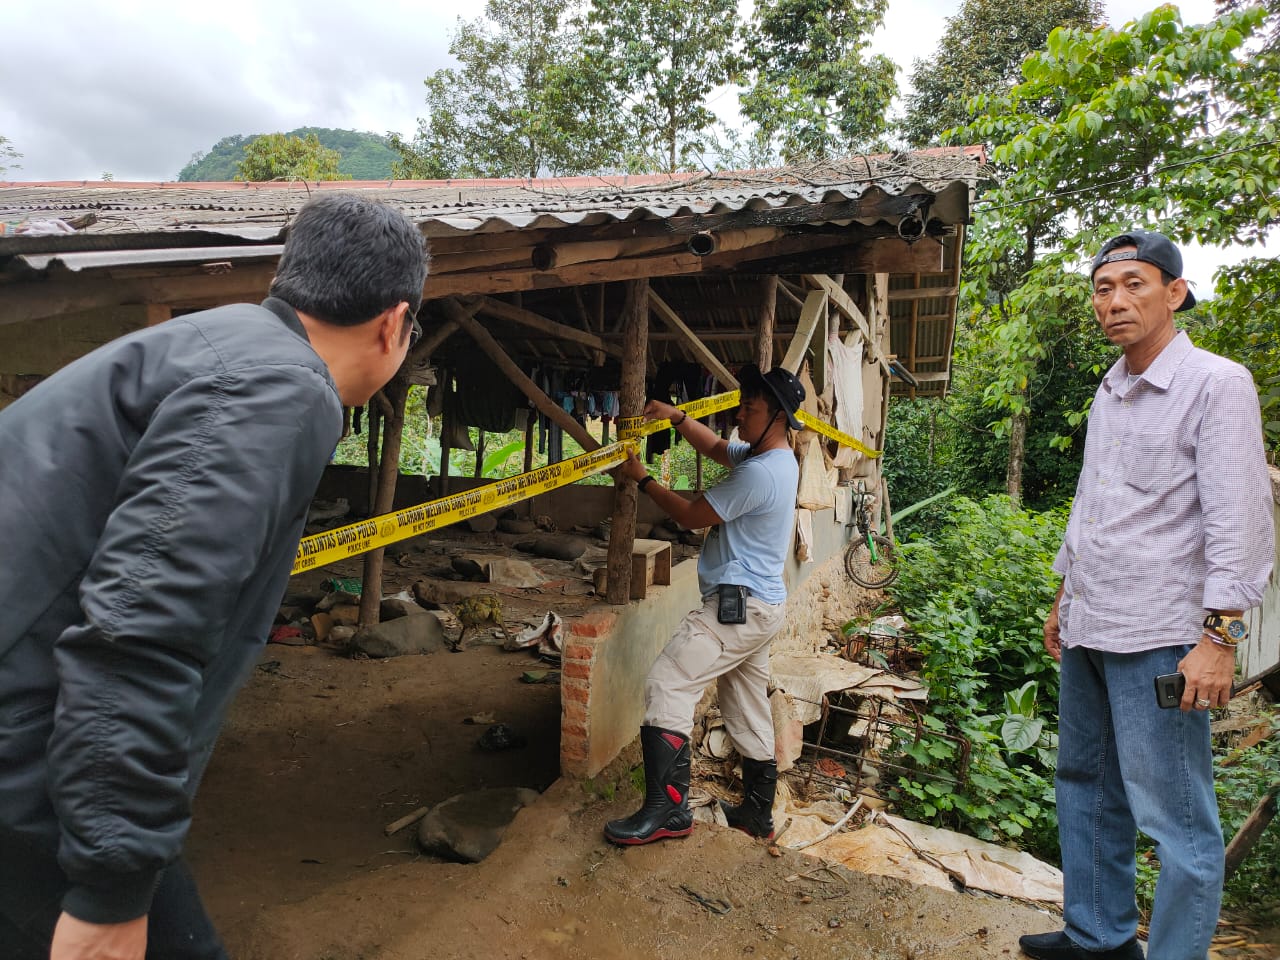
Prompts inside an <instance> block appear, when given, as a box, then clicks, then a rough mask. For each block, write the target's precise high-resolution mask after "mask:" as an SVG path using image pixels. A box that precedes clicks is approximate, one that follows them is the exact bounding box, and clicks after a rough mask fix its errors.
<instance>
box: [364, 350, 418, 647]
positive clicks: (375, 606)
mask: <svg viewBox="0 0 1280 960" xmlns="http://www.w3.org/2000/svg"><path fill="white" fill-rule="evenodd" d="M382 395H383V396H384V397H385V399H386V401H387V407H388V408H389V411H390V412H388V411H387V410H386V409H384V410H383V417H384V418H385V419H386V421H387V423H386V429H385V430H383V431H382V457H381V458H380V461H379V464H378V486H377V492H376V496H375V498H374V500H373V503H372V504H371V508H370V511H369V515H370V516H374V517H376V516H380V515H382V514H384V513H390V512H391V511H392V509H393V508H394V505H395V499H396V481H397V480H398V479H400V440H401V437H403V436H404V407H405V403H406V402H407V401H408V399H409V379H408V377H404V376H401V375H400V374H396V376H394V377H393V378H392V379H391V382H390V383H388V384H387V385H386V386H385V387H383V388H382ZM370 469H371V470H372V467H370ZM385 553H386V547H378V548H377V549H376V550H371V551H369V552H368V553H366V554H365V555H364V583H363V586H362V587H361V588H360V625H361V626H365V627H367V626H370V625H372V624H375V623H377V622H378V611H379V609H380V608H381V606H382V559H383V554H385Z"/></svg>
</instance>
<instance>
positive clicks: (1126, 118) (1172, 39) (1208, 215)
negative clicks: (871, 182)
mask: <svg viewBox="0 0 1280 960" xmlns="http://www.w3.org/2000/svg"><path fill="white" fill-rule="evenodd" d="M1264 20H1265V18H1264V14H1263V12H1262V11H1261V10H1260V9H1257V8H1253V9H1250V10H1246V11H1241V12H1238V13H1229V14H1225V15H1223V16H1222V17H1220V18H1218V19H1217V20H1215V21H1213V22H1211V23H1209V24H1205V25H1202V26H1197V27H1184V26H1183V25H1182V23H1181V21H1180V18H1179V15H1178V12H1177V10H1176V8H1174V7H1171V6H1165V7H1160V8H1158V9H1156V10H1154V11H1152V12H1151V13H1149V14H1147V15H1146V16H1144V17H1142V18H1140V19H1138V20H1137V21H1135V22H1133V23H1131V24H1129V25H1126V26H1125V27H1123V28H1121V29H1114V28H1111V27H1100V28H1097V29H1092V30H1085V29H1080V28H1058V29H1056V30H1054V31H1053V32H1052V33H1051V34H1050V35H1049V38H1048V41H1047V45H1046V49H1045V50H1044V51H1042V52H1040V53H1037V54H1035V55H1034V56H1032V57H1030V58H1028V59H1027V61H1026V62H1025V63H1024V65H1023V74H1024V76H1025V78H1026V79H1025V81H1024V82H1023V83H1021V84H1019V85H1018V86H1016V87H1014V88H1013V89H1012V90H1011V91H1009V92H1008V93H1007V94H1000V95H995V96H990V95H980V96H979V97H977V98H975V100H974V104H973V105H974V107H975V112H976V113H977V115H978V119H976V120H975V121H974V122H973V123H972V124H970V125H969V126H968V127H966V128H964V129H962V130H960V131H959V132H958V133H957V134H956V136H958V137H960V138H962V139H966V140H970V141H973V140H976V141H978V142H988V143H994V144H997V146H996V148H995V150H994V151H993V154H992V156H993V159H994V161H995V163H996V165H997V170H998V173H999V180H998V183H997V184H996V186H995V187H994V188H993V189H992V190H991V191H989V192H988V193H987V194H986V195H985V196H984V198H983V200H982V202H981V205H980V207H979V210H978V217H977V223H976V226H975V229H974V231H973V233H972V234H971V238H970V243H969V245H968V248H967V251H966V252H967V256H968V264H967V266H968V270H967V274H966V281H965V286H966V296H967V298H968V302H969V303H971V304H974V305H976V306H975V309H976V310H978V311H980V312H981V313H982V314H983V315H984V319H985V320H986V326H987V328H988V330H989V343H990V346H991V350H992V355H993V357H992V363H991V370H992V372H993V376H992V378H991V380H990V381H989V382H988V383H987V386H986V388H985V391H984V401H985V402H986V404H987V405H988V407H989V408H990V409H991V410H992V411H993V413H994V414H995V415H996V423H997V428H998V429H1000V430H1004V431H1007V432H1008V433H1009V436H1010V456H1009V471H1008V486H1009V491H1010V493H1011V495H1014V496H1016V495H1018V494H1019V493H1020V490H1021V466H1022V457H1023V446H1022V441H1024V440H1025V436H1026V433H1025V426H1026V419H1027V415H1028V411H1029V409H1030V404H1029V401H1028V393H1029V391H1031V390H1034V389H1035V386H1034V385H1035V383H1036V381H1037V378H1038V377H1039V376H1041V375H1042V365H1043V362H1044V360H1045V359H1046V357H1047V356H1048V345H1049V344H1051V343H1053V342H1055V341H1056V340H1057V339H1058V337H1059V336H1060V334H1061V332H1062V330H1063V328H1064V325H1068V326H1069V325H1071V324H1076V323H1078V322H1079V321H1078V319H1077V318H1078V317H1079V314H1080V312H1081V311H1082V310H1084V309H1085V308H1086V304H1087V302H1088V280H1087V277H1085V276H1083V275H1082V274H1081V273H1080V272H1079V265H1080V263H1081V262H1082V261H1087V259H1088V257H1089V255H1090V254H1091V253H1092V251H1094V250H1096V249H1097V247H1098V245H1099V244H1100V243H1101V242H1102V241H1103V240H1104V239H1105V238H1106V237H1108V236H1111V235H1114V234H1115V233H1118V232H1121V231H1122V230H1124V229H1127V228H1129V227H1132V226H1144V225H1146V226H1151V227H1156V228H1159V229H1162V230H1164V231H1165V232H1166V233H1169V234H1171V235H1172V236H1174V237H1175V238H1176V239H1179V240H1182V241H1187V240H1192V239H1195V240H1199V241H1201V242H1207V243H1217V244H1230V243H1235V244H1251V243H1257V242H1259V241H1261V240H1262V239H1263V238H1264V237H1265V236H1266V234H1267V233H1268V232H1269V230H1270V229H1271V225H1272V224H1273V222H1274V221H1275V220H1276V219H1277V217H1278V216H1280V154H1278V153H1277V150H1276V146H1275V144H1276V143H1277V141H1278V140H1280V136H1278V133H1280V131H1277V117H1280V111H1278V110H1277V106H1278V104H1277V84H1276V77H1277V74H1276V66H1275V57H1274V56H1270V55H1263V54H1257V55H1250V56H1244V55H1243V54H1245V53H1249V52H1250V49H1249V47H1248V45H1247V41H1248V39H1249V38H1250V37H1251V36H1253V35H1255V34H1256V33H1257V32H1258V31H1259V29H1260V28H1261V27H1262V26H1263V24H1264ZM1083 417H1084V411H1083V410H1081V411H1077V412H1076V413H1075V414H1073V415H1072V420H1074V421H1075V422H1077V423H1078V422H1079V421H1080V420H1082V419H1083ZM1019 424H1021V425H1022V427H1023V429H1022V431H1021V432H1020V433H1019V431H1018V430H1017V427H1018V425H1019ZM1069 444H1070V440H1069V438H1068V437H1066V436H1060V437H1058V438H1057V440H1056V441H1055V447H1057V448H1060V449H1061V448H1065V447H1067V446H1069Z"/></svg>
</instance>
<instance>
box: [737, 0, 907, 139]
mask: <svg viewBox="0 0 1280 960" xmlns="http://www.w3.org/2000/svg"><path fill="white" fill-rule="evenodd" d="M887 7H888V0H762V2H760V3H757V4H756V7H755V12H754V14H753V15H752V20H751V23H750V26H749V28H748V34H747V38H746V44H745V47H746V49H747V51H748V54H747V57H748V60H749V64H750V70H751V77H752V82H751V84H750V87H749V88H748V89H747V90H746V92H745V93H744V94H743V95H742V97H741V107H742V113H743V115H744V116H746V117H747V118H748V119H749V120H751V121H753V122H754V123H755V124H756V127H757V137H758V138H759V139H760V140H761V141H762V143H763V144H765V145H767V150H768V152H770V153H774V154H776V155H778V156H780V157H781V158H782V159H783V160H785V161H787V162H794V161H796V160H801V159H814V158H822V157H828V156H831V155H833V154H840V153H847V152H848V151H850V150H854V149H866V148H868V147H869V146H870V145H871V144H872V142H873V141H874V140H875V138H876V137H878V136H879V135H880V134H881V133H882V132H883V131H884V129H885V126H886V119H885V118H886V115H887V113H888V109H889V102H890V101H891V100H892V99H893V97H894V96H895V95H896V94H897V83H896V81H895V79H894V75H895V74H896V73H897V67H896V66H895V65H894V63H893V61H892V60H890V59H889V58H888V57H886V56H884V55H881V54H877V55H876V56H873V57H869V58H867V57H865V53H866V48H867V43H868V41H869V40H870V39H871V35H872V34H873V33H874V32H875V31H876V29H877V28H879V27H880V26H881V24H882V23H883V22H884V13H885V9H886V8H887Z"/></svg>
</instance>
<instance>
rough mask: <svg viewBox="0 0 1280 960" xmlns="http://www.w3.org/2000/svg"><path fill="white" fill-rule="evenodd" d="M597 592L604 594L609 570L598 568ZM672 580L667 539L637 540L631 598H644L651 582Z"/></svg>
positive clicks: (632, 555)
mask: <svg viewBox="0 0 1280 960" xmlns="http://www.w3.org/2000/svg"><path fill="white" fill-rule="evenodd" d="M594 579H595V588H596V593H597V594H599V595H600V596H604V594H605V591H606V590H607V589H608V586H609V571H608V570H607V569H606V568H605V567H598V568H596V571H595V575H594ZM670 582H671V544H669V543H668V542H667V541H665V540H644V539H641V540H636V541H635V543H634V544H633V545H632V547H631V599H632V600H643V599H644V598H645V595H646V594H647V593H648V591H649V587H650V585H651V584H655V583H657V584H664V583H670Z"/></svg>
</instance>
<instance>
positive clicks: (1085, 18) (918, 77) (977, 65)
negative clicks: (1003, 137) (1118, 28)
mask: <svg viewBox="0 0 1280 960" xmlns="http://www.w3.org/2000/svg"><path fill="white" fill-rule="evenodd" d="M1101 13H1102V4H1101V3H1100V2H1098V0H1048V2H1045V3H1008V2H1007V0H964V2H963V3H961V5H960V9H959V11H958V12H957V13H956V14H955V15H954V16H951V17H947V21H946V23H947V26H946V29H945V30H944V31H943V34H942V39H941V40H940V41H939V43H938V48H937V50H936V51H934V54H933V56H932V57H930V58H929V59H927V60H916V61H915V63H914V65H913V68H912V74H911V88H912V92H911V93H910V94H908V96H907V98H906V106H907V111H906V116H905V117H904V118H903V120H902V124H901V127H902V132H903V134H904V136H905V137H906V139H907V142H908V143H910V144H911V146H913V147H926V146H930V145H932V144H935V143H937V142H938V141H939V140H940V139H941V135H942V134H943V132H944V131H946V130H948V129H950V128H952V127H959V126H961V125H963V124H965V123H968V122H969V120H970V118H971V114H970V113H969V110H968V102H969V101H970V100H971V99H972V98H973V97H975V96H977V95H978V94H995V93H1001V92H1003V91H1006V90H1008V89H1009V88H1010V87H1012V86H1013V85H1014V84H1016V83H1017V82H1018V81H1019V80H1021V79H1022V61H1023V60H1025V59H1026V57H1027V55H1028V54H1029V53H1031V52H1032V51H1034V50H1039V49H1040V48H1042V47H1043V46H1044V43H1045V40H1046V38H1047V37H1048V36H1049V33H1050V31H1052V30H1053V29H1054V28H1055V27H1060V26H1065V25H1070V26H1078V27H1085V26H1090V25H1092V24H1094V23H1097V22H1098V20H1099V19H1100V18H1101Z"/></svg>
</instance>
